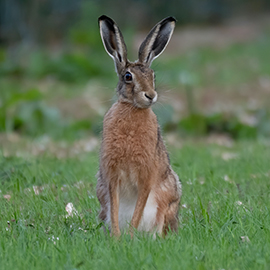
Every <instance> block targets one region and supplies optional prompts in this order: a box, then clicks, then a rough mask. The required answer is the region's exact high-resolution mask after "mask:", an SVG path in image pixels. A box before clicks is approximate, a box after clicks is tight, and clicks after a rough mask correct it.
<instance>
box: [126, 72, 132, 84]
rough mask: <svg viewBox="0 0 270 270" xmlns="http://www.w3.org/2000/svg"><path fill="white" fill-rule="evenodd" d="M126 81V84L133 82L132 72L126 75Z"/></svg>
mask: <svg viewBox="0 0 270 270" xmlns="http://www.w3.org/2000/svg"><path fill="white" fill-rule="evenodd" d="M125 81H126V82H131V81H132V75H131V73H130V72H126V74H125Z"/></svg>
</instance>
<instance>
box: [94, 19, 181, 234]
mask: <svg viewBox="0 0 270 270" xmlns="http://www.w3.org/2000/svg"><path fill="white" fill-rule="evenodd" d="M99 27H100V34H101V38H102V41H103V44H104V47H105V49H106V51H107V53H108V54H109V55H110V56H111V57H112V58H113V60H114V63H115V69H116V72H117V74H118V78H119V82H118V85H117V94H118V101H117V102H116V103H114V104H113V105H112V107H111V108H110V110H109V111H108V112H107V114H106V115H105V117H104V121H103V138H102V145H101V151H100V167H99V172H98V174H97V176H98V181H97V197H98V200H99V202H100V205H101V211H100V213H99V218H100V219H101V220H102V221H103V222H104V223H106V224H108V226H109V228H110V230H111V233H112V234H113V235H116V236H117V235H120V230H121V229H124V228H127V227H128V226H129V228H130V232H131V234H132V231H133V228H135V229H138V230H140V231H147V232H153V233H156V232H157V233H159V234H166V233H167V231H168V230H173V231H176V230H177V228H178V209H179V203H180V198H181V193H182V191H181V184H180V182H179V178H178V176H177V175H176V173H175V172H174V171H173V169H172V167H171V166H170V160H169V156H168V153H167V150H166V147H165V145H164V142H163V140H162V137H161V134H160V128H159V125H158V122H157V118H156V115H155V114H154V113H153V111H152V109H151V106H152V105H153V104H154V103H155V102H156V101H157V93H156V91H155V80H154V71H153V70H152V69H150V65H151V63H152V61H153V60H154V59H155V58H156V57H158V56H159V55H160V54H161V53H162V52H163V51H164V49H165V48H166V46H167V44H168V42H169V40H170V38H171V36H172V33H173V30H174V27H175V19H174V18H173V17H168V18H165V19H164V20H162V21H161V22H159V23H158V24H157V25H156V26H154V28H153V29H152V30H151V31H150V33H149V34H148V36H147V37H146V39H145V40H144V41H143V43H142V45H141V46H140V49H139V59H138V60H137V61H136V62H134V63H132V62H130V61H128V59H127V49H126V45H125V42H124V39H123V36H122V34H121V31H120V29H119V28H118V26H117V25H116V24H115V22H114V21H113V20H112V19H110V18H109V17H107V16H104V15H103V16H101V17H100V18H99Z"/></svg>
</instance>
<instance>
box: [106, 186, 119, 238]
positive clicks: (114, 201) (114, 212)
mask: <svg viewBox="0 0 270 270" xmlns="http://www.w3.org/2000/svg"><path fill="white" fill-rule="evenodd" d="M118 185H119V184H118V181H111V182H110V183H109V194H110V212H111V233H112V235H114V236H120V234H121V232H120V229H119V217H118V213H119V187H118Z"/></svg>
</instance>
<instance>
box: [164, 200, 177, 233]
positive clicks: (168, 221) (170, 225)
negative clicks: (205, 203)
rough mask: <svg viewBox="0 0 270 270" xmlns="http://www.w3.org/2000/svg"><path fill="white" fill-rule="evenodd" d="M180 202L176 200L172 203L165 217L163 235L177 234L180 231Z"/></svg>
mask: <svg viewBox="0 0 270 270" xmlns="http://www.w3.org/2000/svg"><path fill="white" fill-rule="evenodd" d="M179 202H180V200H176V201H173V202H171V203H170V205H169V209H168V211H167V213H166V215H165V220H164V227H163V234H164V235H167V233H168V232H169V231H172V232H177V230H178V223H179V221H178V211H179Z"/></svg>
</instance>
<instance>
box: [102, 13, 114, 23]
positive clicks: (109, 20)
mask: <svg viewBox="0 0 270 270" xmlns="http://www.w3.org/2000/svg"><path fill="white" fill-rule="evenodd" d="M100 21H107V22H109V23H110V24H114V21H113V20H112V19H111V18H110V17H108V16H106V15H101V16H100V17H99V18H98V22H100Z"/></svg>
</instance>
